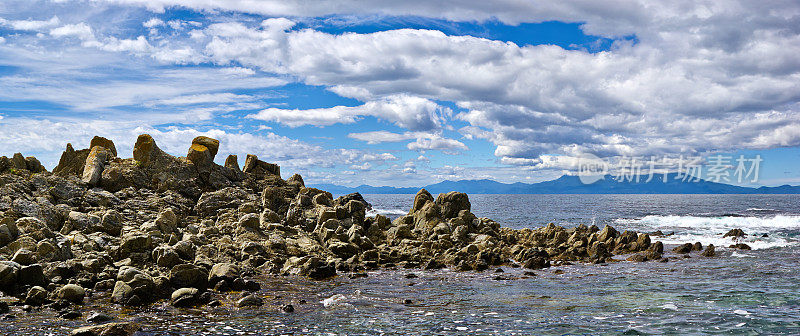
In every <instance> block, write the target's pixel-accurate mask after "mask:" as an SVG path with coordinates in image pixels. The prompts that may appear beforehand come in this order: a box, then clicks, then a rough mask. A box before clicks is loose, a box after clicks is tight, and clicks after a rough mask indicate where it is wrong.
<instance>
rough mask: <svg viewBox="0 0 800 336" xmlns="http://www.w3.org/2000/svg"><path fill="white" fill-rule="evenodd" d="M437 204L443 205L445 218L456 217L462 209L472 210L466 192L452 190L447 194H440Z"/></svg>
mask: <svg viewBox="0 0 800 336" xmlns="http://www.w3.org/2000/svg"><path fill="white" fill-rule="evenodd" d="M436 204H439V206H440V207H441V209H442V210H441V213H442V216H443V217H444V218H456V217H458V213H459V212H461V210H467V211H470V208H471V205H470V203H469V197H468V196H467V194H465V193H461V192H456V191H451V192H449V193H446V194H439V197H437V198H436Z"/></svg>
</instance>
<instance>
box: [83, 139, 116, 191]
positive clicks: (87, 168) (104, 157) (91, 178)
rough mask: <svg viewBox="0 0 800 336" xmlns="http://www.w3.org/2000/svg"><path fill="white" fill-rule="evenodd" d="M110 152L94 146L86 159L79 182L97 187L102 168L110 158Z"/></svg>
mask: <svg viewBox="0 0 800 336" xmlns="http://www.w3.org/2000/svg"><path fill="white" fill-rule="evenodd" d="M112 155H113V154H112V153H111V151H109V150H108V149H107V148H105V147H102V146H94V147H92V150H91V151H90V152H89V156H87V157H86V162H85V163H84V166H83V167H84V168H83V174H82V177H81V181H83V183H86V184H88V185H97V183H99V182H100V178H101V177H102V176H103V168H105V165H106V162H107V161H108V160H109V159H110V158H111V157H112Z"/></svg>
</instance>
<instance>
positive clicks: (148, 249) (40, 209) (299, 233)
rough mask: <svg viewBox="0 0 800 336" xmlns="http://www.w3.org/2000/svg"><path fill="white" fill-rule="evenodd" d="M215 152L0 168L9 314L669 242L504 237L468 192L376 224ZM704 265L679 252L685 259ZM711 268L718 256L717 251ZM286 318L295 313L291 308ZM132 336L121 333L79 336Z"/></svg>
mask: <svg viewBox="0 0 800 336" xmlns="http://www.w3.org/2000/svg"><path fill="white" fill-rule="evenodd" d="M218 148H219V141H217V140H215V139H211V138H207V137H198V138H195V139H194V141H192V143H191V145H190V149H189V151H188V155H187V157H174V156H171V155H169V154H167V153H166V152H164V151H162V150H161V149H160V148H159V147H158V145H157V144H156V142H155V140H154V139H153V138H152V137H151V136H149V135H146V134H144V135H141V136H139V138H138V139H137V141H136V145H135V147H134V150H133V153H134V154H133V156H134V158H132V159H121V158H118V157H116V155H117V151H116V147H115V146H114V144H113V142H112V141H111V140H108V139H105V138H99V137H96V138H95V139H93V140H92V142H91V148H90V149H86V150H79V151H76V150H74V149H73V148H72V145H67V149H66V150H65V152H64V154H63V155H62V158H61V161H60V162H59V165H58V167H56V169H55V170H54V172H53V173H50V172H47V171H46V170H44V168H43V167H41V164H37V163H38V160H36V159H35V158H24V157H23V156H22V155H21V154H20V155H15V156H14V158H12V159H8V158H5V157H3V158H0V163H2V165H0V290H1V291H2V292H3V293H4V294H6V295H7V296H9V297H11V298H13V299H12V300H11V301H12V305H28V306H30V307H39V306H43V305H48V304H51V305H52V304H56V305H59V306H70V305H77V306H80V305H82V304H85V303H87V302H88V303H97V302H102V303H106V304H116V305H121V306H125V307H142V306H148V305H153V304H155V305H159V304H162V303H165V302H168V303H169V304H171V305H172V306H174V307H180V308H185V307H194V306H198V305H204V304H208V303H209V302H216V303H219V302H220V299H225V298H217V299H215V298H214V295H220V294H219V293H225V292H228V291H245V292H244V293H249V292H248V291H250V292H252V291H258V290H259V289H260V285H259V283H258V282H256V281H254V279H256V278H259V277H263V276H289V275H292V276H300V277H307V278H309V279H314V280H324V279H330V278H333V277H336V276H337V275H338V274H342V273H350V274H354V275H366V273H365V271H368V270H377V269H398V268H403V269H425V270H437V269H441V268H450V269H452V270H458V271H484V270H488V269H490V268H491V269H497V266H500V265H508V266H511V267H514V268H526V269H542V268H548V267H551V266H552V265H555V264H558V265H563V264H567V263H570V262H584V263H595V264H602V263H606V262H611V261H616V260H617V259H614V258H613V256H615V255H630V256H628V257H623V259H625V258H627V259H628V260H631V261H636V262H645V261H652V260H664V259H663V258H662V255H663V253H664V251H663V250H664V247H663V244H661V242H653V241H651V237H650V236H649V235H648V234H644V233H637V232H632V231H624V232H619V231H617V230H616V229H614V228H613V227H610V226H606V227H604V228H602V229H600V228H598V227H596V226H594V225H592V226H586V225H579V226H577V227H574V228H564V227H561V226H556V225H554V224H548V225H546V226H545V227H541V228H537V229H520V230H515V229H510V228H503V227H501V226H500V224H499V223H497V222H495V221H493V220H491V219H488V218H479V217H477V216H476V215H474V214H473V213H472V212H471V204H470V201H469V198H468V196H467V195H466V194H464V193H459V192H449V193H444V194H440V195H438V196H436V197H434V196H433V195H431V194H430V193H429V192H428V191H426V190H424V189H423V190H420V191H419V193H417V195H416V196H415V198H414V203H413V206H412V208H411V209H410V211H409V212H408V214H407V215H404V216H400V217H398V218H396V219H394V220H390V219H389V218H387V217H384V216H382V215H376V216H374V217H368V216H367V212H368V211H369V210H370V209H371V205H370V204H369V203H368V202H367V201H366V200H365V199H364V198H363V197H362V196H361V195H360V194H358V193H355V194H350V195H344V196H341V197H338V198H336V199H334V198H333V195H331V194H330V193H328V192H326V191H323V190H319V189H315V188H307V187H305V185H304V182H303V179H302V177H301V176H299V175H296V174H295V175H293V176H292V177H290V178H289V179H287V180H284V179H282V178H281V176H280V167H278V166H277V165H274V164H270V163H267V162H264V161H261V160H259V159H258V158H257V157H255V156H254V155H248V156H247V159H246V161H245V164H244V168H243V169H241V170H240V169H239V166H238V162H237V159H236V157H228V159H227V160H226V163H225V165H224V166H221V165H218V164H216V163H215V162H214V158H215V156H216V154H217V151H218ZM737 236H738V233H737ZM738 245H744V244H738ZM745 246H746V245H745ZM737 248H745V247H744V246H737ZM702 250H703V249H702V246H698V245H696V244H695V245H693V244H685V245H681V246H679V247H678V248H676V249H675V252H676V253H682V254H688V253H690V252H692V251H702ZM703 255H706V256H714V255H715V252H714V247H713V246H709V247H707V248H706V250H705V252H704V253H703ZM497 277H498V279H496V280H498V281H503V280H505V279H506V278H507V277H506V276H505V275H504V276H497ZM353 278H355V279H358V278H361V276H353ZM227 299H228V300H230V301H231V304H232V305H234V302H235V306H237V307H241V308H246V307H260V306H262V305H264V304H265V302H264V298H263V297H261V296H259V295H257V294H253V293H250V294H246V295H244V296H241V297H240V298H238V299H236V300H233V299H230V298H227ZM277 307H281V308H279V309H280V310H281V311H283V312H287V313H288V312H293V311H294V310H295V309H296V307H297V306H296V305H294V304H289V303H282V304H280V305H278V306H277ZM61 308H62V309H63V308H64V307H61ZM72 315H74V314H72ZM91 316H97V315H91ZM102 320H105V318H101V317H96V318H92V321H94V322H101V321H102ZM134 329H135V326H134V325H131V324H124V323H123V324H114V325H101V326H95V327H89V328H88V329H76V331H75V332H74V333H73V334H75V335H84V334H85V335H90V334H93V333H94V334H113V333H121V332H125V331H130V330H134Z"/></svg>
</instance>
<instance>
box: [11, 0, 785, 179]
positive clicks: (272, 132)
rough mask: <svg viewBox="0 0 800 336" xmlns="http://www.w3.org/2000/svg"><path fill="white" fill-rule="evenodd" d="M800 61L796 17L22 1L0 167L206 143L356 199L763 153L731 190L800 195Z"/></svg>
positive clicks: (745, 7)
mask: <svg viewBox="0 0 800 336" xmlns="http://www.w3.org/2000/svg"><path fill="white" fill-rule="evenodd" d="M799 54H800V2H797V1H749V0H743V1H734V0H713V1H680V0H678V1H647V0H630V1H622V0H610V1H602V2H598V1H587V0H578V1H540V0H529V1H519V0H498V1H473V0H461V1H450V0H425V1H418V0H409V1H384V0H375V1H353V0H350V1H325V2H309V1H284V0H282V1H274V0H263V1H252V0H216V1H205V0H75V1H72V0H51V1H39V0H21V1H18V0H3V1H1V2H0V155H6V156H10V155H13V154H14V153H15V152H22V153H23V154H24V155H26V156H28V155H34V156H36V157H37V158H39V159H40V160H41V161H42V163H43V164H44V165H45V166H46V167H47V168H48V169H52V168H53V167H54V166H55V165H56V164H57V163H58V159H59V157H60V154H61V152H62V151H63V150H64V148H65V146H66V144H67V143H68V142H69V143H72V144H73V145H74V147H76V148H85V147H88V144H89V140H90V139H91V138H92V137H93V136H95V135H101V136H104V137H107V138H110V139H112V140H114V142H115V143H116V145H117V148H118V151H119V153H120V156H122V157H130V156H131V152H132V147H133V144H134V143H135V139H136V136H137V135H138V134H142V133H149V134H151V135H152V136H153V137H154V138H155V139H156V141H157V143H158V145H159V146H160V147H161V148H162V149H164V150H166V151H167V152H169V153H171V154H173V155H179V156H184V155H186V152H187V150H188V147H189V144H190V143H191V139H192V138H194V137H195V136H198V135H206V136H210V137H213V138H216V139H219V140H220V141H221V148H220V153H219V154H218V155H217V158H216V161H217V162H219V163H222V162H224V160H225V157H226V156H227V155H228V154H237V155H238V156H239V158H240V163H243V161H242V158H243V157H244V155H245V154H248V153H252V154H256V155H258V157H259V158H261V159H262V160H265V161H268V162H274V163H278V164H280V165H281V167H282V172H283V173H284V174H285V175H286V174H292V173H300V174H301V175H303V177H304V179H305V181H306V183H310V184H319V183H335V184H340V185H347V186H355V185H360V184H370V185H376V186H381V185H392V186H420V185H426V184H430V183H435V182H439V181H442V180H460V179H493V180H497V181H501V182H529V183H530V182H538V181H543V180H551V179H554V178H557V177H559V176H561V175H563V174H575V173H576V172H577V171H578V164H577V163H576V162H579V161H580V159H581V158H585V157H587V155H589V156H592V157H598V158H600V159H601V160H604V161H608V162H624V161H625V159H626V158H634V157H638V158H651V157H655V158H660V159H661V160H662V161H663V162H664V165H663V167H662V169H667V170H669V169H672V168H671V167H672V163H674V162H675V160H676V159H677V158H679V157H700V158H704V160H707V158H709V157H712V156H719V155H722V156H726V157H730V158H732V162H731V167H733V166H735V165H736V162H735V159H736V158H738V157H740V155H741V156H744V157H747V158H754V157H756V155H758V156H759V157H760V158H761V159H763V161H762V162H761V165H760V168H759V169H760V179H759V180H758V181H756V182H752V181H749V180H747V181H744V182H739V181H736V180H735V179H733V181H731V183H734V184H745V185H746V184H754V185H781V184H794V185H797V184H800V169H799V168H798V166H800V57H798V55H799ZM704 162H707V161H704ZM668 163H670V164H668ZM287 176H289V175H287ZM285 177H286V176H285Z"/></svg>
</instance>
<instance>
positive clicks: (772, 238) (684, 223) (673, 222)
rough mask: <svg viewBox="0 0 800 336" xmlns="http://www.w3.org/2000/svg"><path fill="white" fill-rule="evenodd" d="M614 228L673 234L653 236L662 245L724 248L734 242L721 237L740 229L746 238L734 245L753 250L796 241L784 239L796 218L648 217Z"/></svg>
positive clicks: (797, 224)
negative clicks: (693, 244) (741, 245)
mask: <svg viewBox="0 0 800 336" xmlns="http://www.w3.org/2000/svg"><path fill="white" fill-rule="evenodd" d="M615 223H616V224H617V225H621V226H622V227H623V228H631V229H634V230H636V231H642V232H649V231H655V230H661V231H662V232H664V233H670V232H671V231H672V232H674V233H675V234H673V235H669V236H666V237H654V238H655V240H660V241H661V242H663V243H664V244H683V243H694V242H698V241H699V242H701V243H703V244H704V245H708V244H714V245H715V246H720V247H727V246H729V245H731V244H734V243H735V242H734V241H733V239H731V238H730V237H728V238H722V235H724V234H725V233H726V232H728V231H729V230H731V229H737V228H738V229H742V230H744V232H745V233H747V234H748V235H747V236H745V237H744V238H742V239H738V240H737V241H736V242H742V243H746V244H748V245H750V247H751V248H752V249H754V250H758V249H766V248H774V247H785V246H790V245H795V244H798V243H799V242H798V241H797V239H793V238H790V237H787V236H786V235H785V233H784V232H782V231H786V230H800V216H787V215H777V216H771V217H752V216H747V217H740V216H722V217H702V216H659V215H650V216H645V217H642V218H640V219H617V220H616V221H615ZM765 233H766V234H767V235H768V236H767V237H762V235H763V234H765Z"/></svg>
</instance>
